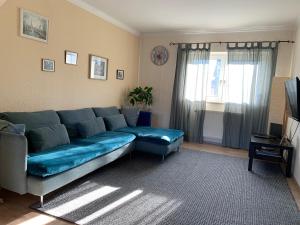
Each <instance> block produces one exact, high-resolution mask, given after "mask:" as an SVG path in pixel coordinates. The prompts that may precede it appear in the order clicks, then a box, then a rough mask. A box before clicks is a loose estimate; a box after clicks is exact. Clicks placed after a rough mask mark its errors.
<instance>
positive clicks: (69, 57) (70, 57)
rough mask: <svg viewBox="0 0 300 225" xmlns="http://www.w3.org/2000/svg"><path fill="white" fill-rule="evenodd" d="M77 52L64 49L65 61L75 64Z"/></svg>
mask: <svg viewBox="0 0 300 225" xmlns="http://www.w3.org/2000/svg"><path fill="white" fill-rule="evenodd" d="M77 56H78V54H77V52H71V51H68V50H66V51H65V63H66V64H69V65H77Z"/></svg>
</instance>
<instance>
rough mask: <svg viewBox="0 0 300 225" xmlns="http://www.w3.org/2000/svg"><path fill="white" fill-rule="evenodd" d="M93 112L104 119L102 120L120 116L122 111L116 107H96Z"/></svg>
mask: <svg viewBox="0 0 300 225" xmlns="http://www.w3.org/2000/svg"><path fill="white" fill-rule="evenodd" d="M93 110H94V113H95V115H96V116H97V117H102V118H105V117H108V116H113V115H118V114H120V111H119V109H118V108H117V107H116V106H110V107H95V108H93Z"/></svg>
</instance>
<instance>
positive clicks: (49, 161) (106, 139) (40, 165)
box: [27, 132, 135, 177]
mask: <svg viewBox="0 0 300 225" xmlns="http://www.w3.org/2000/svg"><path fill="white" fill-rule="evenodd" d="M134 139H135V136H134V135H132V134H126V133H117V132H103V133H100V134H98V135H95V136H93V137H90V138H86V139H78V140H75V141H74V142H72V143H71V144H70V145H63V146H59V147H56V148H52V149H49V150H46V151H43V152H39V153H31V154H29V155H28V159H27V168H28V169H27V173H28V174H30V175H34V176H39V177H47V176H50V175H54V174H58V173H61V172H64V171H66V170H69V169H72V168H75V167H77V166H80V165H82V164H84V163H85V162H87V161H90V160H92V159H94V158H96V157H100V156H102V155H105V154H108V153H110V152H112V151H114V150H116V149H118V148H121V147H123V146H124V145H126V144H128V143H131V142H132V141H133V140H134Z"/></svg>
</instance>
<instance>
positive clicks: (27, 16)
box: [20, 9, 49, 43]
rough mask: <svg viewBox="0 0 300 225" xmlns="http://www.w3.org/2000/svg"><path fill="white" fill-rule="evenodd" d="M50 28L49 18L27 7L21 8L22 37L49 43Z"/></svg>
mask: <svg viewBox="0 0 300 225" xmlns="http://www.w3.org/2000/svg"><path fill="white" fill-rule="evenodd" d="M48 28H49V20H48V18H46V17H44V16H40V15H38V14H36V13H33V12H30V11H28V10H25V9H20V35H21V36H22V37H26V38H30V39H33V40H36V41H42V42H46V43H47V42H48Z"/></svg>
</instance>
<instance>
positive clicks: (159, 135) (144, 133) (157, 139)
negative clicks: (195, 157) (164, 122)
mask: <svg viewBox="0 0 300 225" xmlns="http://www.w3.org/2000/svg"><path fill="white" fill-rule="evenodd" d="M116 131H117V132H126V133H131V134H134V135H136V136H137V139H138V140H146V141H151V142H153V143H159V144H166V145H168V144H170V143H173V142H174V141H176V140H177V139H179V138H181V137H183V135H184V133H183V131H181V130H175V129H164V128H152V127H125V128H121V129H117V130H116Z"/></svg>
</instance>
